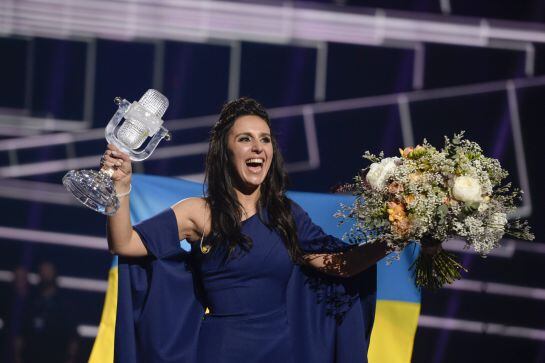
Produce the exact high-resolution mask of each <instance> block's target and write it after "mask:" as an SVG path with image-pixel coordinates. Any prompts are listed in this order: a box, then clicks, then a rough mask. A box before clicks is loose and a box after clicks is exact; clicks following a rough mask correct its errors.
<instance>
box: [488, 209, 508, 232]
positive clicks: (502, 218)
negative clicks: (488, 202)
mask: <svg viewBox="0 0 545 363" xmlns="http://www.w3.org/2000/svg"><path fill="white" fill-rule="evenodd" d="M487 224H488V226H490V227H491V228H493V229H497V230H502V231H503V230H504V228H505V225H506V224H507V215H506V214H505V213H501V212H498V213H494V214H492V215H491V216H490V219H489V220H488V223H487Z"/></svg>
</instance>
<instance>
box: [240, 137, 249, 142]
mask: <svg viewBox="0 0 545 363" xmlns="http://www.w3.org/2000/svg"><path fill="white" fill-rule="evenodd" d="M238 141H243V142H246V141H250V138H249V137H248V136H242V137H241V138H240V139H238Z"/></svg>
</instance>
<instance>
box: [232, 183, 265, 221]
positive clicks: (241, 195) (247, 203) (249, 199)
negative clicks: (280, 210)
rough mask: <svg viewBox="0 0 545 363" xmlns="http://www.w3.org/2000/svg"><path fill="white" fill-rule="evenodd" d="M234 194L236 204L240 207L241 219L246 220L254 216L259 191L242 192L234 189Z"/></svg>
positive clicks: (257, 189)
mask: <svg viewBox="0 0 545 363" xmlns="http://www.w3.org/2000/svg"><path fill="white" fill-rule="evenodd" d="M235 193H236V195H237V199H238V202H239V203H240V205H241V206H242V219H243V220H244V219H246V218H248V217H251V216H252V215H254V214H255V213H256V212H257V210H256V208H257V207H256V206H257V202H258V200H259V197H260V195H261V189H260V188H256V189H255V190H253V191H246V192H243V191H241V190H239V189H236V188H235Z"/></svg>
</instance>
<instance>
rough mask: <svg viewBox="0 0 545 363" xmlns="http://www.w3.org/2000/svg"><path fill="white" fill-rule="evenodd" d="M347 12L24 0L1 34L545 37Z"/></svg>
mask: <svg viewBox="0 0 545 363" xmlns="http://www.w3.org/2000/svg"><path fill="white" fill-rule="evenodd" d="M443 3H445V4H446V2H443ZM445 8H447V6H443V9H445ZM339 10H342V8H339V7H334V6H331V7H325V8H321V9H313V8H309V7H306V6H305V5H302V4H299V5H293V4H292V5H286V4H282V5H265V4H250V3H246V2H244V3H240V2H231V1H211V0H193V1H189V0H185V1H184V0H163V1H160V2H158V1H154V0H138V1H130V0H119V1H107V0H86V1H78V0H21V1H14V2H8V3H6V4H4V7H3V11H2V12H1V13H0V34H18V35H25V36H35V35H40V36H50V37H60V38H63V37H64V38H68V37H99V38H107V39H127V40H131V39H138V38H140V39H142V38H144V39H145V38H148V39H149V38H153V39H171V40H192V41H195V40H196V41H205V40H207V39H210V38H215V39H224V40H231V41H240V40H243V41H261V42H272V43H287V42H291V41H320V42H322V41H326V42H342V43H353V44H382V43H383V42H384V41H388V40H397V41H408V42H436V43H447V44H458V45H473V46H486V45H487V44H488V43H489V42H490V41H493V40H509V41H519V42H530V43H532V42H534V43H545V28H544V27H542V26H538V25H535V24H534V26H531V27H530V26H528V25H527V24H524V23H515V22H500V21H495V22H490V21H479V19H474V18H473V19H472V18H449V17H445V16H439V15H429V16H427V17H421V16H420V17H418V18H416V17H414V16H412V15H411V14H410V13H408V12H407V13H402V12H396V11H393V12H390V11H385V10H377V11H374V12H371V11H369V10H368V11H367V12H364V11H363V10H357V9H353V10H352V11H353V12H351V13H348V12H346V11H339ZM356 11H359V13H358V12H356ZM119 14H122V16H120V15H119Z"/></svg>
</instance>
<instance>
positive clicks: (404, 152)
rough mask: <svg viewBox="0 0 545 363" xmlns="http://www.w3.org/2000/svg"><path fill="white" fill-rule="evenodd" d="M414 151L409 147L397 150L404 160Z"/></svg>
mask: <svg viewBox="0 0 545 363" xmlns="http://www.w3.org/2000/svg"><path fill="white" fill-rule="evenodd" d="M413 150H414V148H413V147H411V146H409V147H406V148H405V149H401V148H400V149H399V153H400V154H401V156H402V157H404V158H408V157H409V154H410V153H411V152H412V151H413Z"/></svg>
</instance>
